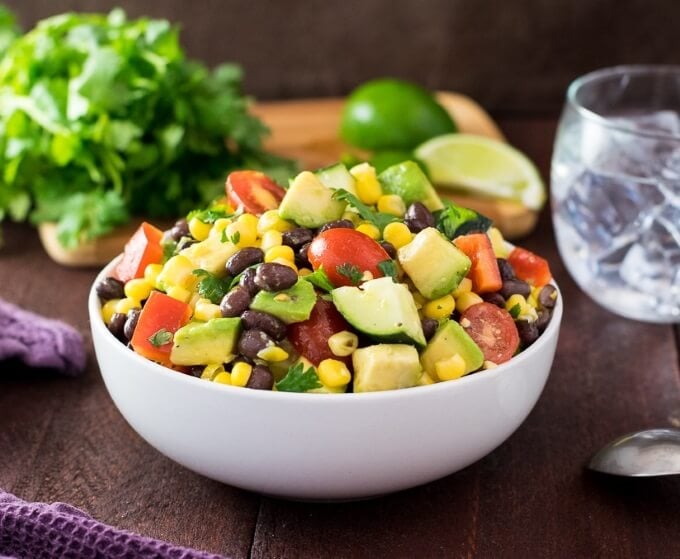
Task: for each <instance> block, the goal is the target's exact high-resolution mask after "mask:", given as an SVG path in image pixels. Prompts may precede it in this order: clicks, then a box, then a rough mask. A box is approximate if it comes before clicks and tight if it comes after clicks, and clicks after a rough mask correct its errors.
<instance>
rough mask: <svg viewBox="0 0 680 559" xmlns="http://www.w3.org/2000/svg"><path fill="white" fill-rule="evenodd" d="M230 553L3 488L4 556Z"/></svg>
mask: <svg viewBox="0 0 680 559" xmlns="http://www.w3.org/2000/svg"><path fill="white" fill-rule="evenodd" d="M3 557H10V558H12V559H56V558H64V559H66V558H72V559H80V558H83V559H85V558H88V559H90V558H91V559H97V558H102V559H137V558H139V559H152V558H153V559H166V558H167V559H224V557H223V556H220V555H213V554H212V553H206V552H205V551H196V550H193V549H188V548H186V547H179V546H176V545H172V544H169V543H167V542H163V541H160V540H154V539H152V538H147V537H145V536H140V535H138V534H135V533H134V532H128V531H127V530H118V529H116V528H112V527H111V526H108V525H106V524H102V523H101V522H98V521H97V520H95V519H93V518H92V517H91V516H88V515H87V514H86V513H84V512H83V511H81V510H80V509H77V508H75V507H73V506H71V505H67V504H65V503H53V504H51V505H50V504H46V503H27V502H26V501H22V500H21V499H18V498H17V497H15V496H14V495H11V494H9V493H5V492H4V491H2V490H1V489H0V559H2V558H3Z"/></svg>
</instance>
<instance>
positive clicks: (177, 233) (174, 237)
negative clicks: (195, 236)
mask: <svg viewBox="0 0 680 559" xmlns="http://www.w3.org/2000/svg"><path fill="white" fill-rule="evenodd" d="M190 236H191V233H189V224H188V223H187V220H186V219H178V220H177V221H176V222H175V225H173V226H172V227H171V228H170V229H168V230H167V231H165V233H163V240H165V241H175V242H179V240H180V239H181V238H182V237H190Z"/></svg>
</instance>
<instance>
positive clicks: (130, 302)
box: [116, 297, 142, 314]
mask: <svg viewBox="0 0 680 559" xmlns="http://www.w3.org/2000/svg"><path fill="white" fill-rule="evenodd" d="M141 306H142V304H141V303H140V302H139V301H138V300H137V299H133V298H132V297H125V298H124V299H121V300H120V301H118V303H116V312H117V313H120V314H127V313H128V311H130V310H132V309H139V308H141Z"/></svg>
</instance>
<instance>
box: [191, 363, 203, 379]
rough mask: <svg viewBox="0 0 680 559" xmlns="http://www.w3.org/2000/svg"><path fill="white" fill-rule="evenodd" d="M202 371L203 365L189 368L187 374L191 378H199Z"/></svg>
mask: <svg viewBox="0 0 680 559" xmlns="http://www.w3.org/2000/svg"><path fill="white" fill-rule="evenodd" d="M203 369H205V365H192V366H191V367H189V374H190V375H191V376H192V377H198V378H201V375H202V374H203Z"/></svg>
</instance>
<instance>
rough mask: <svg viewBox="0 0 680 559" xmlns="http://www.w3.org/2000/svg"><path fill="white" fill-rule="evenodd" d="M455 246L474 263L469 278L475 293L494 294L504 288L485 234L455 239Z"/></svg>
mask: <svg viewBox="0 0 680 559" xmlns="http://www.w3.org/2000/svg"><path fill="white" fill-rule="evenodd" d="M453 244H455V245H456V247H458V248H459V249H460V250H461V251H463V252H464V253H465V254H466V255H467V257H468V258H469V259H470V261H471V262H472V266H471V267H470V271H469V272H468V277H469V278H470V280H471V281H472V290H473V291H474V292H475V293H493V292H494V291H498V290H499V289H500V288H501V287H503V280H502V279H501V273H500V271H499V269H498V262H497V261H496V255H495V254H494V252H493V247H492V246H491V241H490V240H489V237H487V236H486V234H485V233H470V234H469V235H463V236H462V237H458V238H456V239H454V241H453Z"/></svg>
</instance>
